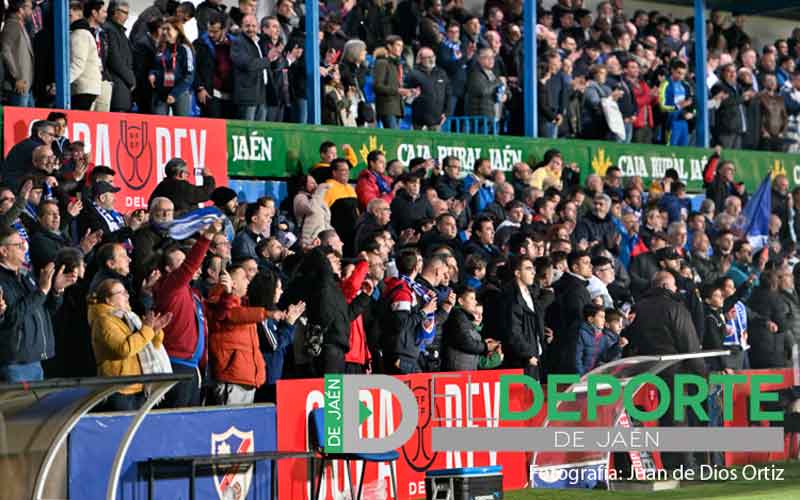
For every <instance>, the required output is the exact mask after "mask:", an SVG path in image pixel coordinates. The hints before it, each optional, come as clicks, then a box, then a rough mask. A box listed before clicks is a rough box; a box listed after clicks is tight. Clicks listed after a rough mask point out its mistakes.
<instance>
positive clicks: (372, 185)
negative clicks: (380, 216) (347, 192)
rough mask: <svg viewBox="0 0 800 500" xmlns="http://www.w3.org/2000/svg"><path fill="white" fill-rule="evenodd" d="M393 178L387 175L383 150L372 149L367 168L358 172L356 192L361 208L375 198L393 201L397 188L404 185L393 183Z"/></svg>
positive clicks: (368, 156)
mask: <svg viewBox="0 0 800 500" xmlns="http://www.w3.org/2000/svg"><path fill="white" fill-rule="evenodd" d="M392 183H393V182H392V178H391V177H389V176H388V175H386V156H385V155H384V153H383V151H379V150H375V151H370V152H369V154H368V155H367V168H366V169H364V170H362V171H361V173H360V174H358V181H357V182H356V194H357V195H358V205H359V208H360V209H361V210H364V209H365V208H367V203H369V202H370V200H373V199H375V198H380V199H382V200H384V201H386V202H387V203H392V200H393V199H394V196H395V194H396V193H397V190H398V189H400V188H401V187H403V185H402V184H401V183H395V185H394V186H393V185H392Z"/></svg>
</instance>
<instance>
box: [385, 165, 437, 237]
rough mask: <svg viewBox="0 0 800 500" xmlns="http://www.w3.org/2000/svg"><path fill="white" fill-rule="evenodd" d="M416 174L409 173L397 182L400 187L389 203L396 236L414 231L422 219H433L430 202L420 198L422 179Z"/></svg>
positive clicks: (424, 197)
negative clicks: (406, 231) (408, 230)
mask: <svg viewBox="0 0 800 500" xmlns="http://www.w3.org/2000/svg"><path fill="white" fill-rule="evenodd" d="M417 172H419V170H417V171H416V172H409V173H407V174H405V175H403V176H402V177H400V180H399V181H398V182H399V183H401V185H402V187H401V188H399V189H398V190H397V191H396V195H395V196H394V199H393V200H392V203H391V210H392V227H393V228H394V230H395V232H396V233H397V234H401V233H402V232H403V231H405V230H407V229H415V228H416V227H417V225H418V224H419V222H420V221H422V220H423V219H432V218H433V208H432V207H431V204H430V202H429V201H428V199H427V197H426V196H421V191H422V179H421V177H420V175H419V174H418V173H417ZM423 175H424V171H423Z"/></svg>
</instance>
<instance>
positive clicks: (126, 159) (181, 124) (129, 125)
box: [3, 107, 228, 213]
mask: <svg viewBox="0 0 800 500" xmlns="http://www.w3.org/2000/svg"><path fill="white" fill-rule="evenodd" d="M52 111H53V110H51V109H38V108H14V107H5V108H4V110H3V154H4V155H6V156H7V155H8V152H9V151H10V150H11V148H12V147H13V146H14V145H15V144H17V143H18V142H20V141H22V140H24V139H25V138H26V137H28V136H29V135H30V128H31V124H33V122H35V121H37V120H44V119H45V118H47V115H48V114H49V113H50V112H52ZM65 113H66V115H67V128H66V132H65V134H66V137H67V139H68V140H69V141H71V142H73V141H81V142H83V144H84V149H85V151H86V152H87V153H88V154H89V163H90V168H91V165H107V166H109V167H111V168H113V169H114V170H115V171H116V176H115V177H114V183H115V184H116V185H117V187H119V188H121V191H120V192H119V193H117V197H116V202H115V204H116V209H117V210H119V211H120V212H123V213H127V212H131V211H133V210H135V209H137V208H146V207H147V203H148V200H149V198H150V193H152V192H153V190H154V189H155V187H156V186H157V185H158V183H159V182H160V181H161V180H162V179H163V178H164V165H165V164H166V163H167V162H168V161H169V160H170V159H172V158H174V157H179V158H182V159H183V160H184V161H186V164H187V165H188V167H189V171H190V181H194V182H195V183H197V184H201V183H202V182H203V177H202V171H203V169H205V170H206V171H207V172H208V173H209V174H210V175H212V176H214V179H215V180H216V183H217V185H218V186H219V185H226V184H227V182H228V169H227V141H226V123H225V121H224V120H209V119H203V118H191V117H189V118H183V117H171V116H157V115H139V114H133V113H93V112H90V111H65Z"/></svg>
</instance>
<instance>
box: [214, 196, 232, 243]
mask: <svg viewBox="0 0 800 500" xmlns="http://www.w3.org/2000/svg"><path fill="white" fill-rule="evenodd" d="M211 201H212V202H214V206H215V207H217V208H218V209H219V210H220V211H221V212H222V213H223V214H224V215H225V217H224V218H223V219H222V229H223V231H224V232H225V236H226V237H227V238H228V241H233V239H234V238H235V237H236V230H235V229H234V225H233V219H234V218H235V217H236V211H237V210H238V209H239V199H238V197H237V194H236V191H234V190H233V189H231V188H229V187H227V186H220V187H218V188H217V189H215V190H214V191H213V192H212V193H211Z"/></svg>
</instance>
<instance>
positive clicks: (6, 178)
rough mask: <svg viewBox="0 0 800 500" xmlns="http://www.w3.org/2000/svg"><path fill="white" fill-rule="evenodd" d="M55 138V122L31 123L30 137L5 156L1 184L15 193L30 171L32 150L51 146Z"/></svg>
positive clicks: (41, 121) (40, 121)
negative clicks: (42, 146)
mask: <svg viewBox="0 0 800 500" xmlns="http://www.w3.org/2000/svg"><path fill="white" fill-rule="evenodd" d="M55 137H56V123H55V122H51V121H47V120H39V121H35V122H33V125H32V126H31V135H30V137H28V138H27V139H25V140H23V141H21V142H19V143H17V144H15V145H14V147H12V148H11V150H10V151H9V152H8V154H7V155H6V161H5V164H4V165H3V184H6V185H7V186H9V187H11V188H13V189H14V191H16V190H17V189H18V188H19V183H20V181H21V180H22V178H23V177H24V176H25V175H26V174H27V173H28V170H29V169H30V165H31V161H32V160H33V150H34V149H36V148H37V147H38V146H41V145H43V144H44V145H45V146H52V144H53V140H54V139H55Z"/></svg>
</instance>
